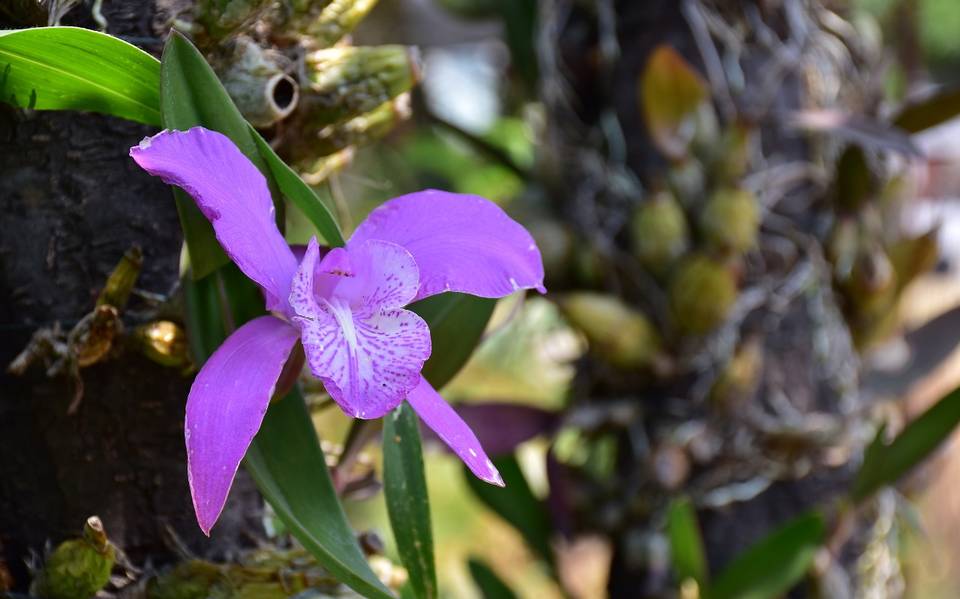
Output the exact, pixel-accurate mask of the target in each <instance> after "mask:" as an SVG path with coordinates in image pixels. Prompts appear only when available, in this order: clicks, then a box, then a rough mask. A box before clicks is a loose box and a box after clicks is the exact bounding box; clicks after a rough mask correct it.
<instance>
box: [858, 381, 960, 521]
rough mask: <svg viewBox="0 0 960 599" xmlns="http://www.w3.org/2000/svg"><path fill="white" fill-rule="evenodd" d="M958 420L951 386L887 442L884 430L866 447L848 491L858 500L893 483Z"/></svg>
mask: <svg viewBox="0 0 960 599" xmlns="http://www.w3.org/2000/svg"><path fill="white" fill-rule="evenodd" d="M958 422H960V389H955V390H953V391H952V392H950V393H949V394H948V395H947V396H945V397H944V398H943V399H941V400H940V401H938V402H937V403H936V404H934V405H933V406H931V407H930V408H929V409H927V411H926V412H924V413H923V414H921V415H920V416H919V417H918V418H916V419H915V420H913V421H912V422H911V423H910V424H908V425H907V426H906V427H905V428H904V429H903V430H902V431H900V434H899V435H897V437H896V438H895V439H894V440H893V442H891V443H890V444H889V445H887V444H885V443H884V442H883V433H884V430H883V429H881V430H880V432H879V433H878V434H877V437H876V439H875V440H874V442H873V443H872V444H871V445H870V447H868V448H867V451H866V453H865V455H864V456H863V465H862V466H860V472H859V473H858V474H857V478H856V480H854V483H853V489H852V490H851V492H850V496H851V498H852V499H853V500H854V501H855V502H860V501H863V500H864V499H866V498H867V497H869V496H870V495H872V494H873V493H874V492H876V491H877V490H879V489H880V488H881V487H883V486H885V485H891V484H894V483H895V482H896V481H897V480H898V479H899V478H900V477H901V476H903V475H904V474H906V473H907V471H909V470H910V469H911V468H913V467H914V466H916V465H917V464H919V463H920V462H921V461H922V460H923V459H924V458H925V457H927V456H928V455H930V453H931V452H933V450H934V449H936V448H937V446H938V445H940V443H942V442H943V440H944V439H946V438H947V437H948V436H949V435H950V433H951V432H953V430H954V428H955V427H956V426H957V423H958Z"/></svg>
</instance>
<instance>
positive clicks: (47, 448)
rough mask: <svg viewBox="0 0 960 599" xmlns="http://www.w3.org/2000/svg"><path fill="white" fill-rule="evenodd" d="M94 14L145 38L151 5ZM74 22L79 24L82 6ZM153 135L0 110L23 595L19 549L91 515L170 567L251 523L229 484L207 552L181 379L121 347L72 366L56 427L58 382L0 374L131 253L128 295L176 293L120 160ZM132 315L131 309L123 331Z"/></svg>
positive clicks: (0, 242)
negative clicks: (177, 555) (134, 259)
mask: <svg viewBox="0 0 960 599" xmlns="http://www.w3.org/2000/svg"><path fill="white" fill-rule="evenodd" d="M104 8H105V15H106V17H107V19H108V20H109V22H110V28H109V31H110V32H111V33H114V34H121V35H129V36H134V37H136V38H140V39H144V38H148V37H150V36H152V35H153V32H152V31H151V30H150V22H151V19H152V15H153V8H152V2H151V1H149V0H129V1H119V0H115V1H112V2H107V3H105V7H104ZM71 19H74V21H75V22H76V23H78V24H82V25H90V24H91V23H89V21H90V18H89V15H88V11H87V9H85V8H84V7H83V6H80V7H79V8H78V9H76V10H75V11H74V13H72V14H71ZM71 24H73V23H71ZM2 25H3V23H0V26H2ZM147 49H148V50H155V49H156V48H147ZM151 133H152V131H151V130H150V128H148V127H144V126H141V125H136V124H132V123H127V122H123V121H120V120H117V119H113V118H109V117H105V116H100V115H93V114H80V113H26V112H24V111H18V110H14V109H12V108H9V107H7V106H5V105H0V212H2V214H3V217H2V218H0V365H2V366H3V372H2V374H0V545H2V550H3V556H4V557H5V561H6V563H7V565H8V566H9V567H10V568H11V569H12V570H13V571H14V572H13V573H14V575H15V577H16V579H17V582H18V586H21V587H22V586H23V585H24V584H25V583H26V582H27V580H26V573H25V572H24V569H23V563H24V559H25V558H27V557H28V555H29V553H30V551H41V550H42V549H43V546H44V544H45V543H46V542H48V541H51V542H59V541H60V540H62V539H63V538H65V537H68V536H75V535H76V534H78V532H79V531H80V528H81V526H82V524H83V522H84V520H85V519H86V517H87V516H90V515H92V514H96V515H98V516H100V517H101V518H102V519H103V521H104V524H105V526H106V529H107V532H108V534H109V535H110V537H111V539H112V540H114V542H115V543H116V544H117V545H118V546H119V547H121V548H122V549H124V550H125V551H126V552H127V554H128V555H129V556H130V557H131V558H132V559H133V560H134V562H135V563H142V560H144V559H145V558H147V557H150V558H152V559H153V560H154V561H159V562H162V561H164V560H165V559H168V558H169V557H170V556H172V554H173V545H172V544H171V543H170V542H169V538H170V536H169V535H168V532H169V531H172V532H174V533H175V534H176V535H177V536H179V537H180V538H181V539H182V540H183V541H185V542H186V543H187V545H188V546H189V547H191V548H192V549H194V550H196V551H198V552H199V553H204V554H211V553H224V552H229V551H230V550H231V548H232V547H236V546H237V543H238V542H239V540H240V538H241V535H243V534H244V533H245V530H250V529H253V527H255V526H256V525H257V524H256V516H257V513H258V510H257V505H258V504H259V499H258V496H257V494H256V492H255V491H254V490H253V485H252V483H251V482H250V481H249V479H248V478H247V477H240V478H239V479H238V481H237V484H236V485H235V491H234V493H233V498H232V503H233V504H234V505H233V508H231V507H230V506H229V505H228V509H227V510H226V512H225V515H226V519H221V521H220V524H219V525H218V526H217V529H216V530H215V531H214V536H213V541H208V540H206V539H205V538H204V537H203V535H202V533H201V532H200V530H199V528H198V527H197V526H196V522H195V519H194V515H193V508H192V505H191V502H190V496H189V492H188V488H187V482H186V476H185V474H186V466H185V454H184V449H183V411H184V402H185V399H186V396H187V391H188V389H189V386H190V381H191V378H190V377H189V376H184V375H182V374H181V373H179V372H178V371H177V370H176V369H171V368H164V367H161V366H159V365H157V364H154V363H153V362H151V361H149V360H147V359H146V358H145V357H142V356H140V355H139V354H137V353H136V352H134V351H132V350H130V349H129V348H128V347H120V348H119V349H118V350H116V351H115V355H113V356H112V357H111V358H110V359H108V360H106V361H104V362H101V363H99V364H96V365H94V366H91V367H89V368H85V369H83V370H81V373H82V378H83V382H84V386H85V392H84V397H83V400H82V403H81V404H80V407H79V410H78V411H77V412H76V414H75V415H68V414H67V406H68V404H69V403H70V400H71V397H72V395H73V385H72V383H71V382H70V380H69V379H68V378H67V377H58V378H54V379H49V378H47V377H46V376H45V374H44V368H43V367H42V366H41V365H34V366H33V367H32V368H31V369H30V370H29V371H28V372H27V373H26V375H25V376H22V377H14V376H11V375H9V374H7V373H6V365H7V364H8V363H9V362H10V360H12V359H13V357H14V356H15V355H16V354H17V353H18V352H19V351H20V350H21V349H23V347H24V346H25V345H26V344H27V342H28V340H29V339H30V336H31V334H32V333H33V331H34V330H36V329H37V328H41V327H49V326H51V325H52V324H53V323H54V322H59V323H61V324H62V325H63V326H64V328H65V329H67V330H69V328H70V327H71V326H72V325H73V324H75V323H76V322H77V321H78V320H79V319H80V318H81V317H82V316H83V315H84V314H86V313H87V312H89V311H90V310H91V308H92V307H93V304H94V302H95V300H96V296H97V293H98V292H99V289H100V288H101V287H102V285H103V283H104V281H105V279H106V277H107V275H108V274H109V273H110V271H111V270H112V268H113V267H114V265H115V264H116V263H117V261H118V260H119V259H120V257H121V256H122V255H123V253H124V252H125V251H126V250H127V249H128V248H130V246H132V245H134V244H137V245H139V246H140V247H141V248H142V249H143V254H144V266H143V272H142V274H141V277H140V280H139V283H138V285H137V286H138V287H139V288H141V289H144V290H147V291H151V292H155V293H161V294H167V293H169V292H170V291H171V290H172V289H173V288H174V286H175V284H176V281H177V277H178V257H179V253H180V245H181V234H180V229H179V225H178V221H177V215H176V210H175V207H174V203H173V201H172V197H171V195H170V190H169V188H168V187H167V186H165V185H163V184H162V183H160V182H159V181H157V180H156V179H153V178H151V177H149V176H148V175H146V174H145V173H143V172H142V171H141V170H140V169H138V168H136V166H135V165H134V164H133V162H132V161H131V160H130V159H129V158H128V156H127V150H128V148H129V147H130V146H131V145H133V144H135V143H137V142H138V141H139V140H140V139H142V138H143V137H144V136H145V135H148V134H151ZM143 307H144V306H143V305H142V303H141V304H140V305H139V306H138V305H137V304H136V300H134V301H133V302H132V305H131V310H130V312H129V313H127V314H125V315H124V320H125V322H126V325H127V329H128V330H129V329H130V328H131V326H132V325H135V324H137V323H139V322H142V318H143V317H144V312H143V310H142V309H143ZM137 308H140V309H141V311H140V312H139V313H138V312H137ZM240 507H242V508H243V509H235V508H240ZM244 518H246V520H244Z"/></svg>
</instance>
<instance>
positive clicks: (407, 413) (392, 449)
mask: <svg viewBox="0 0 960 599" xmlns="http://www.w3.org/2000/svg"><path fill="white" fill-rule="evenodd" d="M383 490H384V495H385V498H386V502H387V513H388V514H389V516H390V527H391V528H392V529H393V537H394V539H396V541H397V550H398V551H399V552H400V560H401V561H402V562H403V565H404V567H406V569H407V572H408V573H409V574H410V586H411V587H412V589H413V591H414V595H415V596H416V597H418V598H419V599H433V598H434V597H436V596H437V572H436V569H435V566H434V559H433V532H432V531H431V528H430V499H429V497H428V496H427V479H426V476H425V475H424V472H423V453H422V450H421V448H420V429H419V425H418V423H417V416H416V414H415V413H414V411H413V408H411V407H410V406H409V405H408V404H407V403H406V402H404V403H402V404H400V405H399V406H397V408H396V409H395V410H393V412H391V413H390V414H388V415H387V416H386V417H385V418H384V419H383Z"/></svg>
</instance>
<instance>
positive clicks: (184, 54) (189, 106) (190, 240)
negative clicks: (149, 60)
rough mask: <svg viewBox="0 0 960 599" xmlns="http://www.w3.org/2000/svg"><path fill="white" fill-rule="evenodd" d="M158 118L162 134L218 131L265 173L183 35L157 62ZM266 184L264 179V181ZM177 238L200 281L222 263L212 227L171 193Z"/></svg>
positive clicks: (174, 36)
mask: <svg viewBox="0 0 960 599" xmlns="http://www.w3.org/2000/svg"><path fill="white" fill-rule="evenodd" d="M160 112H161V116H162V119H163V126H164V127H165V128H167V129H178V130H181V131H186V130H187V129H190V128H191V127H195V126H197V125H202V126H204V127H206V128H207V129H213V130H214V131H219V132H220V133H223V134H224V135H226V136H227V137H229V138H230V139H231V140H232V141H233V143H235V144H237V147H238V148H240V151H241V152H243V154H244V155H245V156H246V157H247V158H249V159H250V160H251V161H252V162H253V163H254V164H255V165H256V166H257V168H259V169H260V171H261V172H262V173H264V174H265V175H266V174H268V173H269V172H270V171H269V170H268V169H267V166H266V164H265V163H264V162H263V159H262V158H261V157H260V151H259V149H258V148H257V144H256V143H255V142H254V140H253V137H252V136H251V134H250V131H251V130H250V128H249V127H248V125H247V122H246V121H245V120H244V119H243V116H241V115H240V111H239V110H237V107H236V106H234V104H233V101H232V100H231V99H230V96H229V94H227V90H225V89H224V88H223V85H221V84H220V80H219V79H217V75H216V73H214V72H213V69H211V68H210V65H208V64H207V61H206V60H205V59H204V58H203V55H202V54H200V52H199V51H198V50H197V49H196V48H195V47H194V46H193V44H191V43H190V42H189V41H188V40H187V39H186V38H185V37H183V35H181V34H180V33H178V32H176V31H174V32H173V33H171V34H170V38H169V39H168V40H167V44H166V46H164V48H163V57H162V59H161V61H160ZM268 179H269V177H268ZM174 199H175V200H176V202H177V212H178V213H179V215H180V224H181V226H182V228H183V236H184V239H185V240H186V243H187V251H188V253H189V254H190V266H191V269H192V271H193V276H194V277H195V278H198V279H200V278H203V277H205V276H207V275H209V274H210V273H212V272H213V271H214V270H216V269H217V268H219V267H221V266H223V265H224V264H226V263H227V262H228V258H227V255H226V254H224V253H223V250H222V249H221V248H220V244H219V243H217V240H216V237H215V236H214V234H213V227H212V226H211V225H210V223H209V221H207V219H206V218H204V216H203V214H202V213H201V212H200V209H199V208H197V206H196V204H194V203H193V200H191V199H190V198H189V197H187V195H186V194H185V193H183V192H182V191H180V190H176V191H175V192H174Z"/></svg>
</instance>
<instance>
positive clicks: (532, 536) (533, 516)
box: [464, 455, 553, 565]
mask: <svg viewBox="0 0 960 599" xmlns="http://www.w3.org/2000/svg"><path fill="white" fill-rule="evenodd" d="M493 463H494V465H496V467H497V470H499V471H500V476H502V477H503V482H504V483H506V486H505V487H495V486H493V485H489V484H487V483H485V482H483V481H481V480H480V479H478V478H477V477H475V476H474V475H473V474H471V473H470V471H469V470H467V468H466V467H464V474H465V475H466V478H467V485H468V486H469V487H470V490H472V491H473V493H474V495H476V496H477V498H479V499H480V501H482V502H483V503H484V504H485V505H486V506H487V507H489V508H490V509H491V510H493V512H494V513H496V514H497V515H498V516H500V517H501V518H503V519H504V520H506V521H507V522H508V523H509V524H510V525H511V526H513V527H514V528H515V529H517V531H518V532H519V533H520V535H521V536H522V537H523V540H524V541H526V542H527V545H529V546H530V548H531V549H533V550H534V551H536V552H537V553H538V554H540V556H541V557H542V558H543V559H544V560H546V561H547V563H549V564H551V565H552V564H553V551H552V550H551V549H550V520H549V516H548V515H547V509H546V506H544V505H543V502H542V501H540V500H539V499H537V498H536V496H535V495H534V494H533V491H532V490H531V489H530V485H529V484H528V483H527V479H526V477H525V476H524V475H523V471H522V470H520V464H519V463H518V462H517V458H516V457H514V456H512V455H510V456H505V457H501V458H494V460H493Z"/></svg>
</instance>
